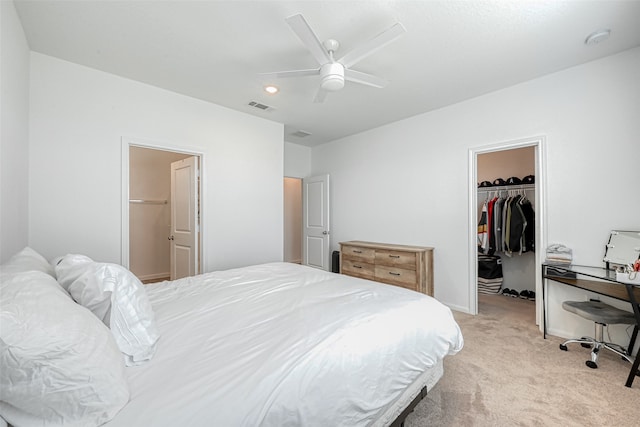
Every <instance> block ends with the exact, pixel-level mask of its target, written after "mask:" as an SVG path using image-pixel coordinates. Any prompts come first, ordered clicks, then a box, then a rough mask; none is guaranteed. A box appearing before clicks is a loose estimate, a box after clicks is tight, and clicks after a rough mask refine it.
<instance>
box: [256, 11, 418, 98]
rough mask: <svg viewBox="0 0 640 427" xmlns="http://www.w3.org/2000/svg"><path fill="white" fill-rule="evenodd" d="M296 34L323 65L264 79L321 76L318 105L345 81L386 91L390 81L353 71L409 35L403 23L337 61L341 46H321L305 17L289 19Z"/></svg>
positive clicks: (330, 42) (297, 16)
mask: <svg viewBox="0 0 640 427" xmlns="http://www.w3.org/2000/svg"><path fill="white" fill-rule="evenodd" d="M286 21H287V23H288V24H289V26H290V27H291V29H292V30H293V32H294V33H296V34H297V35H298V37H299V38H300V40H302V43H303V44H304V45H305V46H306V48H307V49H308V50H309V52H311V55H313V57H314V58H315V59H316V61H318V64H320V67H319V68H312V69H306V70H292V71H279V72H275V73H262V74H261V75H262V76H270V77H275V78H286V77H303V76H314V75H320V88H319V89H318V92H317V94H316V97H315V99H314V102H323V101H324V99H325V98H326V96H327V93H328V92H335V91H338V90H340V89H342V88H343V87H344V82H345V80H347V81H350V82H354V83H360V84H363V85H367V86H373V87H376V88H383V87H385V86H386V85H387V83H388V82H387V81H386V80H384V79H382V78H380V77H377V76H374V75H371V74H367V73H363V72H360V71H356V70H353V69H351V66H353V65H355V64H356V63H357V62H359V61H360V60H362V59H364V58H366V57H367V56H369V55H371V54H373V53H375V52H377V51H378V50H379V49H381V48H383V47H384V46H386V45H387V44H389V43H391V42H392V41H394V40H395V39H397V38H398V37H400V36H401V35H402V34H404V33H405V32H406V30H405V28H404V27H403V26H402V24H399V23H398V24H395V25H393V26H392V27H391V28H389V29H387V30H386V31H383V32H382V33H380V34H378V35H377V36H375V37H374V38H372V39H371V40H369V41H368V42H366V43H365V44H363V45H361V46H359V47H357V48H355V49H353V50H352V51H351V52H349V53H347V54H346V55H344V56H343V57H342V58H340V59H338V60H336V59H335V58H334V55H335V53H336V51H337V50H338V48H339V47H340V43H338V41H336V40H333V39H329V40H326V41H325V42H324V43H321V42H320V40H319V39H318V37H317V36H316V35H315V33H314V32H313V30H312V29H311V27H310V26H309V24H307V21H306V20H305V19H304V17H303V16H302V15H301V14H298V15H293V16H290V17H288V18H287V19H286Z"/></svg>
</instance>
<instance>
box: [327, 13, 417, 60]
mask: <svg viewBox="0 0 640 427" xmlns="http://www.w3.org/2000/svg"><path fill="white" fill-rule="evenodd" d="M406 32H407V30H405V28H404V27H403V26H402V24H400V23H397V24H395V25H394V26H393V27H391V28H389V29H388V30H386V31H383V32H381V33H380V34H378V35H377V36H375V37H374V38H372V39H371V40H369V41H368V42H366V43H364V44H363V45H360V46H359V47H357V48H355V49H353V50H352V51H351V52H349V53H347V54H346V55H345V56H343V57H342V58H340V59H339V60H338V62H339V63H341V64H342V65H344V66H345V67H346V68H349V67H351V66H352V65H354V64H356V63H357V62H358V61H361V60H362V59H364V58H366V57H367V56H369V55H371V54H372V53H375V52H377V51H378V50H380V49H382V48H383V47H384V46H386V45H388V44H389V43H391V42H392V41H394V40H395V39H397V38H398V37H400V36H401V35H403V34H404V33H406Z"/></svg>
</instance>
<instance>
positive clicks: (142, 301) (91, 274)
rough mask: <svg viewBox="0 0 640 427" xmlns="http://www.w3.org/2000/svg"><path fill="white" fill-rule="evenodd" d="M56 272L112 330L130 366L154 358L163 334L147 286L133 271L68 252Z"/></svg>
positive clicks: (62, 282)
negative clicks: (159, 328) (159, 330)
mask: <svg viewBox="0 0 640 427" xmlns="http://www.w3.org/2000/svg"><path fill="white" fill-rule="evenodd" d="M56 274H57V276H58V281H59V282H60V284H61V285H62V287H63V288H65V289H66V290H67V291H68V292H69V293H70V294H71V296H72V297H73V299H75V300H76V301H77V302H78V303H79V304H81V305H83V306H84V307H86V308H88V309H89V310H91V311H92V312H93V313H94V314H95V315H96V316H97V317H98V318H99V319H100V320H102V321H103V322H104V323H105V325H107V326H108V327H109V328H110V329H111V332H112V333H113V336H114V337H115V339H116V343H117V344H118V347H119V348H120V351H121V352H122V353H123V354H124V356H125V363H126V364H127V365H128V366H132V365H139V364H141V363H143V362H145V361H147V360H149V359H151V358H152V357H153V355H154V354H155V352H156V347H157V342H158V338H159V337H160V335H159V333H158V329H157V327H156V323H155V317H154V314H153V309H152V308H151V303H150V302H149V299H148V297H147V293H146V291H145V289H144V286H143V285H142V283H141V282H140V280H139V279H138V278H137V277H136V276H134V275H133V273H131V272H130V271H129V270H127V269H126V268H124V267H122V266H120V265H117V264H108V263H98V262H93V261H91V259H90V258H88V257H85V256H83V255H67V256H65V257H64V258H63V259H62V260H61V261H60V262H59V263H58V265H57V266H56Z"/></svg>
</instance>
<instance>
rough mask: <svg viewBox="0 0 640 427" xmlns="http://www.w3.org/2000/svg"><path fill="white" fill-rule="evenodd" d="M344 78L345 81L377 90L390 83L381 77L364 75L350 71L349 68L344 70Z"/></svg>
mask: <svg viewBox="0 0 640 427" xmlns="http://www.w3.org/2000/svg"><path fill="white" fill-rule="evenodd" d="M344 78H345V80H349V81H350V82H355V83H360V84H363V85H367V86H373V87H377V88H383V87H385V86H386V85H387V84H388V83H389V82H388V81H387V80H385V79H382V78H380V77H376V76H373V75H371V74H367V73H362V72H360V71H355V70H350V69H348V68H346V69H345V70H344Z"/></svg>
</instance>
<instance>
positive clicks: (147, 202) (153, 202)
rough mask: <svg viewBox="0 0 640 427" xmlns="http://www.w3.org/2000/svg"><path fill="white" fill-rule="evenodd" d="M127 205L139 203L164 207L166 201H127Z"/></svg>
mask: <svg viewBox="0 0 640 427" xmlns="http://www.w3.org/2000/svg"><path fill="white" fill-rule="evenodd" d="M129 203H139V204H146V205H166V204H167V201H166V200H147V199H129Z"/></svg>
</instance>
